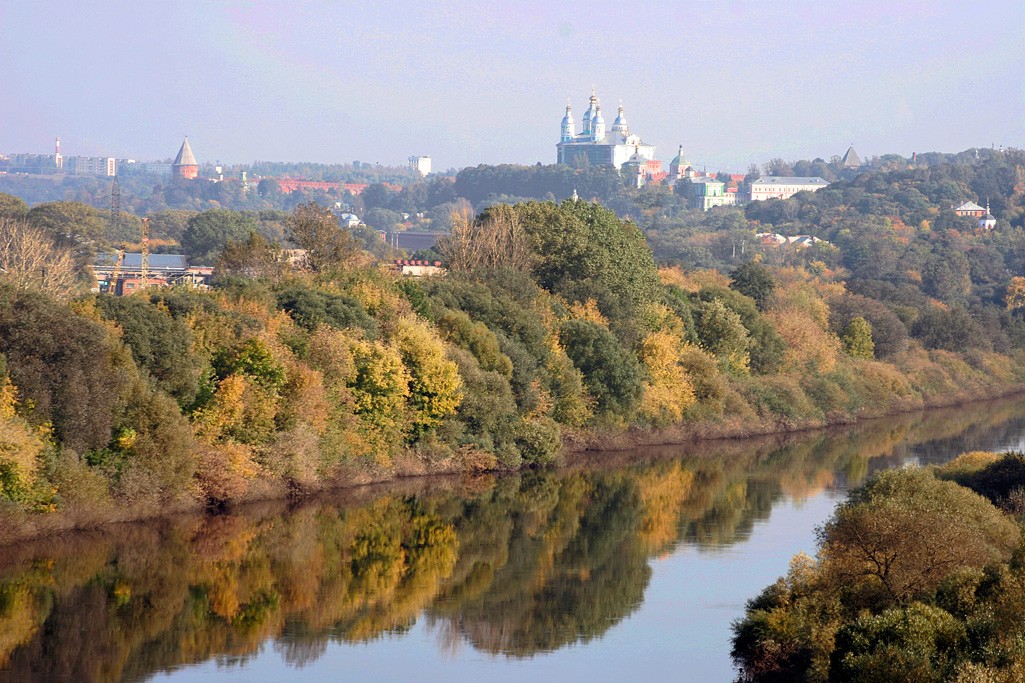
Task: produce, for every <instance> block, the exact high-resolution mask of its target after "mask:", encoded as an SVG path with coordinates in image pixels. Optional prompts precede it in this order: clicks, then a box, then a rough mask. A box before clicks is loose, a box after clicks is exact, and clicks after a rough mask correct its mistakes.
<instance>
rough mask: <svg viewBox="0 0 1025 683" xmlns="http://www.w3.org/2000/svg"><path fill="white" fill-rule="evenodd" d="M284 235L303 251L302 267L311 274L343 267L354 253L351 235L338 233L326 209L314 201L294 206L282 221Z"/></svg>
mask: <svg viewBox="0 0 1025 683" xmlns="http://www.w3.org/2000/svg"><path fill="white" fill-rule="evenodd" d="M285 236H286V237H287V239H288V240H289V241H290V242H292V243H293V244H295V245H296V246H297V247H299V248H300V249H303V250H305V254H304V255H303V256H302V259H301V263H302V266H303V267H304V268H307V269H309V270H312V271H314V272H323V271H325V270H328V269H331V268H338V267H341V266H344V265H345V264H346V263H347V262H348V261H349V260H350V259H352V257H353V256H354V255H355V253H356V244H355V241H354V240H353V239H352V235H350V234H349V233H348V232H347V231H345V230H342V228H341V227H340V226H339V225H338V219H337V218H335V216H334V214H333V213H331V210H330V209H327V208H325V207H323V206H321V205H320V204H317V203H316V202H306V203H305V204H300V205H299V206H297V207H296V209H295V211H294V212H293V213H292V215H291V216H289V217H288V219H287V220H286V221H285Z"/></svg>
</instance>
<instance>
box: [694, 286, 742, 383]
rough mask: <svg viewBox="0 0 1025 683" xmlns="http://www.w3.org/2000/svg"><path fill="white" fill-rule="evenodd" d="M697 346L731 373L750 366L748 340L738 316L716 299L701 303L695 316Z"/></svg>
mask: <svg viewBox="0 0 1025 683" xmlns="http://www.w3.org/2000/svg"><path fill="white" fill-rule="evenodd" d="M695 324H696V325H697V328H698V329H697V332H698V339H699V340H700V341H701V346H702V347H703V348H704V349H705V350H707V351H708V352H709V353H712V354H714V355H715V356H716V358H718V359H719V364H720V366H721V367H722V368H723V369H724V370H725V371H726V372H729V373H732V374H746V373H747V371H748V366H749V365H750V361H751V356H750V347H751V340H750V337H749V335H748V332H747V328H746V327H744V323H743V321H742V320H741V319H740V316H739V315H737V314H736V313H734V312H733V311H731V310H730V309H729V308H727V307H726V305H725V304H724V303H723V302H722V301H721V300H719V299H712V300H711V301H703V302H701V306H700V307H699V308H698V311H697V315H696V316H695Z"/></svg>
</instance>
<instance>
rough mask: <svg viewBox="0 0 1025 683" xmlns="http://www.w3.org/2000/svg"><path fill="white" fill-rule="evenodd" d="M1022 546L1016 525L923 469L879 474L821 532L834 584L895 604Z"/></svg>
mask: <svg viewBox="0 0 1025 683" xmlns="http://www.w3.org/2000/svg"><path fill="white" fill-rule="evenodd" d="M1018 540H1019V531H1018V528H1017V527H1016V526H1015V524H1014V522H1013V521H1011V520H1010V519H1009V518H1007V517H1005V516H1004V515H1003V514H1002V513H1001V512H1000V511H999V510H998V509H997V508H995V507H994V506H993V505H992V504H991V503H990V502H989V501H987V500H986V499H985V498H983V497H982V496H980V495H978V494H977V493H974V492H972V491H970V490H968V489H966V488H964V487H962V486H960V485H959V484H955V483H954V482H948V481H940V480H938V479H936V478H935V477H934V476H933V475H932V474H931V473H930V472H928V471H925V470H922V469H910V470H904V469H901V470H889V471H886V472H883V473H881V474H879V475H877V476H876V477H875V478H874V479H872V480H871V481H869V482H868V483H867V484H865V485H864V486H862V487H861V488H859V489H857V490H855V491H853V492H852V493H851V495H850V497H849V498H848V499H847V500H846V501H845V502H844V503H842V504H841V505H840V506H839V508H837V510H836V512H835V513H834V514H833V516H832V518H830V520H829V522H827V523H826V525H825V526H823V527H822V528H821V530H820V531H819V543H820V546H821V551H820V557H821V558H822V562H823V563H824V567H825V571H826V574H827V576H829V577H830V579H829V580H830V581H831V582H832V583H833V585H835V586H837V587H840V586H847V587H849V588H851V589H860V590H863V591H866V592H867V593H868V594H869V595H872V594H876V595H878V596H879V597H878V598H876V599H883V600H884V601H890V602H902V601H905V600H908V599H910V598H914V597H915V596H917V595H920V594H922V593H923V592H925V591H929V590H932V589H934V588H935V587H936V586H937V584H939V582H940V581H942V580H943V578H944V577H945V576H947V575H948V574H950V573H951V572H952V571H955V570H957V569H960V568H965V567H976V568H981V567H983V566H985V565H986V564H988V563H990V562H994V561H997V560H1006V559H1007V558H1008V557H1010V554H1011V552H1012V551H1013V550H1014V549H1015V548H1016V547H1017V545H1018ZM869 599H871V598H869Z"/></svg>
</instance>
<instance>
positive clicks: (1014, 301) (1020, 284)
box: [1004, 276, 1025, 311]
mask: <svg viewBox="0 0 1025 683" xmlns="http://www.w3.org/2000/svg"><path fill="white" fill-rule="evenodd" d="M1004 303H1005V304H1006V305H1007V310H1009V311H1013V310H1015V309H1018V308H1021V307H1023V306H1025V277H1020V276H1015V277H1012V278H1011V284H1009V285H1008V286H1007V295H1006V296H1004Z"/></svg>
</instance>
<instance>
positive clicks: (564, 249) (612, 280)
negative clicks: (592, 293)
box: [515, 201, 659, 306]
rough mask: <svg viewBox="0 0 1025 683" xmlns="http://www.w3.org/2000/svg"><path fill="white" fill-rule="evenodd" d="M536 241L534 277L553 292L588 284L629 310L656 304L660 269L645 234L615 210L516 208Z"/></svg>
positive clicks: (572, 205)
mask: <svg viewBox="0 0 1025 683" xmlns="http://www.w3.org/2000/svg"><path fill="white" fill-rule="evenodd" d="M515 210H516V214H517V217H518V218H519V223H520V224H521V225H522V226H523V229H524V230H525V231H526V232H527V234H528V236H529V237H530V240H531V248H532V251H533V254H534V266H533V270H534V275H535V276H536V277H537V280H538V283H539V284H540V285H541V286H542V287H545V288H546V289H549V290H551V291H557V290H560V289H563V288H565V286H566V285H569V284H571V283H574V282H586V283H591V284H594V285H598V286H599V287H601V288H603V289H605V290H607V291H609V292H613V293H615V294H616V295H617V296H618V297H620V298H622V299H623V300H624V301H625V302H626V303H627V304H628V305H629V306H636V305H640V304H641V303H643V302H646V301H651V300H653V299H654V298H655V297H656V296H657V293H658V290H659V279H658V270H657V268H656V267H655V262H654V261H653V260H652V257H651V251H650V250H649V249H648V245H647V243H646V242H645V240H644V235H643V234H641V232H640V230H638V229H637V227H636V226H635V225H633V224H632V223H629V222H626V221H621V220H620V219H619V218H617V217H616V214H615V213H613V212H612V211H611V210H610V209H607V208H605V207H603V206H601V205H599V204H591V203H589V202H572V201H566V202H563V203H562V204H555V202H529V203H526V204H519V205H517V206H516V207H515Z"/></svg>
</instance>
